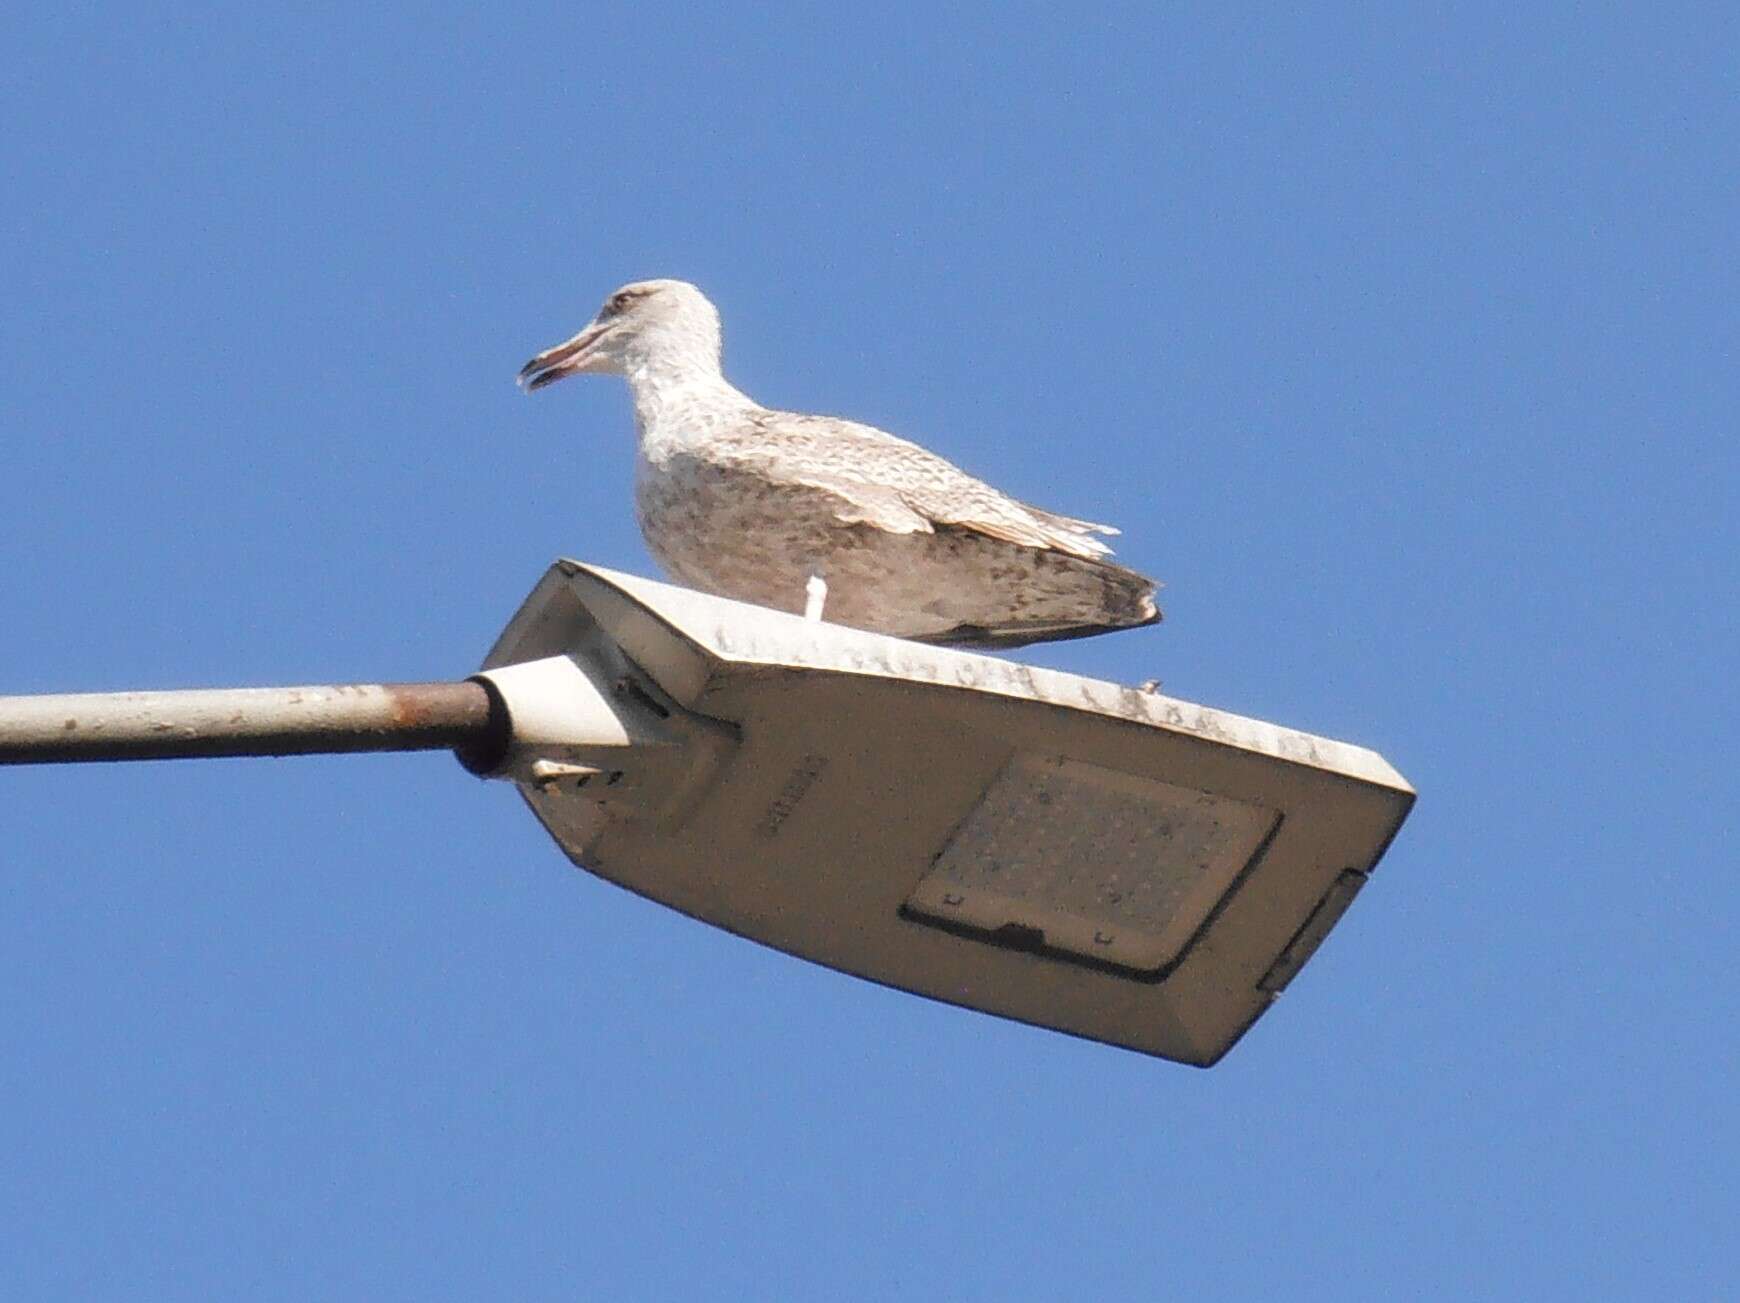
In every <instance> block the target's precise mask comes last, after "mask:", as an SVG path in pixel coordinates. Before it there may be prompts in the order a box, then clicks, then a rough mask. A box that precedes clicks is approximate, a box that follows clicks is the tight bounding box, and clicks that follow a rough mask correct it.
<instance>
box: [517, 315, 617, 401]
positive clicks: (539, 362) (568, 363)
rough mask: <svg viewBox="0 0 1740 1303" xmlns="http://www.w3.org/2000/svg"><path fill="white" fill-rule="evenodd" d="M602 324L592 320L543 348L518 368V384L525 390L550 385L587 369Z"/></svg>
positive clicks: (598, 338) (603, 328)
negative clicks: (577, 330) (567, 337)
mask: <svg viewBox="0 0 1740 1303" xmlns="http://www.w3.org/2000/svg"><path fill="white" fill-rule="evenodd" d="M605 329H606V328H605V327H604V326H603V325H601V324H600V323H598V322H596V321H594V322H591V323H589V324H588V325H587V326H586V328H585V329H584V330H582V331H581V332H580V333H579V334H578V335H576V336H574V338H572V339H567V340H563V341H562V342H561V343H560V344H557V345H556V347H554V348H546V349H545V350H544V351H543V352H542V353H539V354H538V355H537V356H536V357H534V358H533V359H532V360H531V361H530V362H527V363H526V364H525V365H524V366H523V367H521V368H520V387H521V388H522V389H524V390H525V391H526V392H527V393H531V392H532V391H533V390H534V389H542V388H543V387H544V386H545V385H553V384H555V383H556V381H558V380H560V379H561V378H562V377H563V376H571V375H574V374H576V373H578V372H581V371H586V370H590V369H591V368H590V367H588V365H587V363H588V362H589V361H590V360H591V359H590V357H589V356H588V355H589V354H590V353H591V352H592V348H593V346H594V345H595V344H597V343H598V341H599V340H600V339H602V338H604V331H605Z"/></svg>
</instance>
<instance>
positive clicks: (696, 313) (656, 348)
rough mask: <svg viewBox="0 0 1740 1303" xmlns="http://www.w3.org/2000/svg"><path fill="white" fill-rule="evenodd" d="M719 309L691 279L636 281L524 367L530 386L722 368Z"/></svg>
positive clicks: (522, 380) (522, 379) (525, 382)
mask: <svg viewBox="0 0 1740 1303" xmlns="http://www.w3.org/2000/svg"><path fill="white" fill-rule="evenodd" d="M719 348H720V331H719V310H718V309H717V308H715V307H714V306H713V305H712V304H711V303H710V302H708V301H707V296H706V295H705V294H703V293H701V291H700V290H698V289H696V288H695V287H694V286H693V285H691V284H689V282H688V281H674V280H652V281H634V282H631V283H630V284H627V285H624V286H623V287H622V288H621V289H619V290H617V291H616V292H615V293H613V294H612V295H611V296H610V297H609V298H607V299H605V300H604V306H603V307H601V308H599V309H598V312H597V315H595V316H594V317H593V318H592V320H591V321H588V322H587V323H586V325H585V326H584V327H583V328H582V329H581V330H580V333H579V334H577V335H574V336H573V337H572V338H570V339H565V340H563V341H562V342H561V343H560V344H557V345H556V346H555V347H554V348H547V349H545V350H544V351H543V352H542V353H539V354H538V355H537V356H536V357H534V358H533V359H532V360H531V361H530V362H527V363H526V364H525V366H523V367H521V368H520V384H521V386H522V387H524V388H525V389H526V390H527V392H530V391H531V390H534V389H542V388H543V387H544V386H545V385H551V384H555V383H556V381H558V380H560V379H562V378H563V377H564V376H571V375H579V374H581V373H582V372H590V373H592V374H595V375H626V376H631V377H632V376H634V375H635V374H636V373H637V372H645V371H649V370H657V371H665V372H669V371H687V370H692V369H693V370H701V371H706V372H709V373H712V374H717V373H718V371H719Z"/></svg>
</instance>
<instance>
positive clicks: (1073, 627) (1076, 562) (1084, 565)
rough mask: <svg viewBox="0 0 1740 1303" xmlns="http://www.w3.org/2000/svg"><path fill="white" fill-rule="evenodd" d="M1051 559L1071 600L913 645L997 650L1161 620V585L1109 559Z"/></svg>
mask: <svg viewBox="0 0 1740 1303" xmlns="http://www.w3.org/2000/svg"><path fill="white" fill-rule="evenodd" d="M1050 556H1051V557H1052V558H1054V564H1055V567H1056V569H1057V570H1058V571H1059V572H1061V574H1060V577H1061V575H1067V576H1068V578H1069V580H1070V581H1071V584H1070V587H1071V589H1072V590H1073V591H1072V592H1071V594H1070V598H1071V600H1069V601H1060V602H1052V603H1035V604H1034V606H1033V608H1032V609H1031V610H1027V611H1022V612H1019V613H1017V614H1012V615H1010V616H1009V617H1008V618H1006V619H1001V620H998V621H997V622H996V623H980V624H969V623H962V624H958V625H956V626H955V627H954V628H952V629H946V630H944V631H943V632H941V633H933V634H926V635H923V636H920V637H916V638H914V639H913V641H915V642H925V643H933V644H938V645H942V646H949V647H962V648H974V649H982V650H986V651H998V650H1006V649H1008V648H1012V647H1025V646H1027V645H1028V644H1030V643H1036V642H1061V641H1064V640H1066V639H1069V638H1089V637H1092V636H1093V635H1094V634H1099V633H1114V632H1116V631H1117V630H1119V629H1140V628H1144V627H1146V626H1147V625H1150V624H1158V623H1159V622H1160V620H1161V611H1160V607H1159V605H1158V604H1157V603H1156V602H1155V601H1154V593H1155V591H1156V590H1157V589H1158V588H1159V587H1160V585H1159V584H1158V583H1156V582H1155V581H1154V580H1152V579H1150V578H1148V576H1146V575H1143V574H1138V573H1137V572H1136V571H1134V570H1129V569H1126V568H1125V567H1123V566H1120V565H1116V564H1114V563H1113V562H1110V561H1101V560H1098V559H1090V558H1084V557H1073V556H1067V555H1062V554H1057V553H1052V554H1050Z"/></svg>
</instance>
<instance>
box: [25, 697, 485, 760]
mask: <svg viewBox="0 0 1740 1303" xmlns="http://www.w3.org/2000/svg"><path fill="white" fill-rule="evenodd" d="M507 737H508V724H507V717H506V712H505V710H504V709H503V707H502V704H501V699H500V697H499V696H498V695H497V694H496V693H495V692H494V690H493V689H491V688H490V687H488V686H487V685H486V684H484V683H482V682H480V681H476V680H461V681H459V682H456V683H344V684H336V683H335V684H318V685H314V686H309V687H290V688H212V689H200V690H194V691H182V692H90V693H63V694H51V695H44V696H13V697H3V696H0V764H7V765H28V764H68V763H79V762H84V761H96V760H170V759H179V758H186V757H196V756H288V755H314V754H323V753H325V754H336V753H348V752H359V751H441V750H452V751H454V752H456V753H457V754H458V755H459V758H460V761H461V763H463V764H465V765H466V766H467V768H470V769H473V770H482V769H488V768H490V767H492V765H493V764H494V763H496V762H497V761H498V760H499V758H500V753H501V751H502V750H503V749H505V747H506V745H507Z"/></svg>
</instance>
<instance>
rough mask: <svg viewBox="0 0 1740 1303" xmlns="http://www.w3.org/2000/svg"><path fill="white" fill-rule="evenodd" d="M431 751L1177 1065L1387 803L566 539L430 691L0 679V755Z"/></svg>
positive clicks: (794, 936) (1237, 1025)
mask: <svg viewBox="0 0 1740 1303" xmlns="http://www.w3.org/2000/svg"><path fill="white" fill-rule="evenodd" d="M436 748H451V749H453V750H454V751H455V753H456V754H457V755H458V757H459V759H460V761H461V763H463V764H464V765H465V766H466V767H467V768H469V769H470V770H472V772H474V773H478V774H481V775H483V776H486V777H490V778H502V779H507V780H509V781H511V782H513V783H514V784H515V785H516V786H517V787H518V788H519V790H520V794H521V795H522V796H523V797H524V798H525V800H526V802H527V804H528V805H530V806H531V808H532V811H533V813H534V814H536V815H537V817H538V818H539V820H540V821H542V823H543V824H544V826H545V828H546V829H548V830H549V832H550V833H551V835H552V836H553V837H555V839H556V841H557V843H558V844H559V845H560V846H561V847H562V849H563V850H564V851H565V852H566V853H567V854H568V856H569V857H570V858H571V859H572V860H573V861H574V862H575V863H576V864H578V865H580V866H581V867H583V868H585V869H588V870H589V871H591V872H593V873H595V874H597V875H599V876H600V877H603V878H607V879H609V880H610V881H612V882H615V883H618V884H619V885H621V886H624V887H627V888H629V889H630V890H632V891H635V892H638V893H640V894H641V895H644V896H648V897H650V898H652V899H654V900H657V901H660V902H662V903H664V904H666V905H669V906H671V907H672V908H675V909H678V910H681V911H682V912H684V913H686V914H689V915H691V916H693V917H695V918H698V919H701V920H703V921H705V922H708V923H712V924H714V925H716V926H718V927H722V928H725V929H727V930H728V931H731V932H735V933H737V934H738V935H740V936H745V937H749V938H751V939H753V940H756V941H760V942H762V943H763V944H766V945H770V946H774V947H776V948H778V949H781V950H784V951H787V952H789V953H791V954H794V955H799V956H801V957H803V958H806V959H811V960H814V961H816V962H817V963H822V964H826V965H828V966H829V967H832V968H837V969H840V970H842V971H844V972H848V973H854V974H857V975H858V976H860V977H866V978H869V979H871V980H873V981H878V982H883V983H886V984H888V985H891V986H897V987H901V988H904V989H906V990H909V991H914V992H917V993H919V994H922V995H928V996H932V997H934V998H936V999H939V1000H946V1001H949V1002H950V1003H954V1004H959V1005H964V1006H966V1007H968V1008H973V1009H981V1010H984V1011H986V1012H989V1013H995V1014H1000V1015H1002V1016H1004V1017H1008V1018H1015V1019H1019V1020H1021V1021H1023V1022H1028V1023H1033V1024H1035V1025H1038V1026H1042V1027H1051V1028H1056V1029H1057V1030H1060V1031H1066V1032H1070V1033H1073V1034H1075V1035H1078V1036H1085V1037H1089V1038H1092V1039H1094V1040H1100V1041H1105V1042H1108V1043H1111V1044H1114V1045H1122V1046H1127V1047H1129V1048H1131V1049H1135V1050H1140V1051H1143V1052H1145V1053H1149V1054H1155V1055H1159V1056H1161V1057H1164V1058H1169V1059H1176V1060H1179V1061H1181V1062H1185V1063H1193V1064H1199V1065H1203V1066H1207V1065H1209V1064H1212V1063H1214V1062H1216V1061H1217V1060H1218V1059H1219V1058H1220V1057H1221V1056H1222V1055H1223V1054H1225V1053H1226V1051H1227V1050H1228V1049H1230V1048H1231V1047H1232V1045H1233V1044H1234V1042H1236V1041H1237V1040H1238V1038H1239V1036H1240V1035H1242V1034H1243V1032H1244V1031H1245V1029H1246V1028H1248V1027H1249V1026H1250V1025H1251V1024H1252V1023H1253V1022H1254V1021H1255V1020H1256V1019H1257V1018H1258V1017H1259V1016H1260V1015H1261V1014H1262V1012H1263V1011H1264V1010H1265V1009H1266V1008H1268V1006H1269V1005H1270V1004H1271V1003H1272V1002H1273V1001H1274V999H1275V997H1276V995H1278V994H1279V993H1280V991H1281V990H1282V989H1284V988H1285V986H1286V985H1287V983H1288V982H1289V981H1291V980H1292V978H1293V976H1294V975H1295V974H1296V973H1297V972H1298V971H1299V968H1300V967H1301V966H1302V965H1303V964H1304V963H1305V961H1306V960H1307V959H1309V958H1310V956H1311V954H1312V952H1313V951H1315V950H1316V948H1317V946H1318V944H1319V943H1320V942H1321V941H1322V940H1323V937H1324V936H1325V935H1326V934H1327V933H1328V931H1329V929H1330V928H1331V927H1333V926H1334V924H1335V922H1336V920H1337V919H1339V918H1340V917H1341V914H1342V911H1343V910H1345V909H1346V908H1347V906H1348V904H1349V903H1350V902H1351V901H1352V899H1353V897H1354V895H1355V894H1356V893H1357V892H1358V891H1359V889H1360V888H1361V887H1362V886H1363V885H1364V884H1365V881H1366V878H1367V876H1368V875H1369V874H1370V873H1371V871H1372V869H1373V868H1374V867H1375V866H1376V864H1377V861H1378V858H1379V857H1380V856H1381V855H1382V854H1383V851H1384V849H1385V848H1386V847H1387V846H1388V844H1389V842H1390V840H1391V839H1392V838H1393V837H1394V836H1395V834H1396V831H1397V829H1398V828H1399V827H1400V826H1401V823H1402V820H1403V819H1404V818H1405V817H1406V816H1407V813H1408V810H1409V808H1410V807H1411V805H1412V804H1413V800H1414V792H1413V789H1412V788H1411V787H1409V785H1408V784H1407V782H1406V781H1405V780H1404V779H1403V778H1402V777H1401V775H1400V774H1398V773H1397V772H1396V771H1395V770H1394V769H1393V768H1391V766H1390V765H1389V764H1388V763H1387V762H1385V761H1384V760H1383V758H1382V757H1381V756H1378V755H1377V754H1376V753H1374V752H1371V751H1368V750H1365V749H1363V748H1360V747H1354V746H1349V745H1347V744H1345V743H1340V742H1333V741H1330V740H1328V739H1325V738H1319V737H1313V736H1310V735H1308V734H1304V733H1299V732H1295V731H1292V730H1289V729H1284V728H1281V727H1278V726H1276V725H1273V724H1267V723H1263V722H1261V721H1259V720H1253V719H1245V718H1241V717H1239V716H1236V715H1229V714H1226V713H1224V712H1221V711H1216V710H1211V709H1209V708H1207V707H1204V706H1197V705H1192V704H1190V703H1188V702H1183V701H1177V700H1174V699H1172V698H1168V697H1164V696H1160V695H1158V694H1157V693H1149V692H1143V691H1140V690H1137V689H1132V688H1124V687H1120V686H1117V685H1115V684H1111V683H1104V682H1100V681H1096V680H1092V679H1085V678H1080V677H1077V676H1075V675H1070V674H1063V673H1059V672H1056V671H1052V670H1043V669H1036V668H1032V667H1029V666H1025V665H1018V664H1015V663H1013V662H1010V661H1005V660H1000V659H997V658H994V657H987V656H977V655H969V654H966V653H963V652H957V651H950V650H945V649H941V648H935V647H929V646H924V645H921V644H917V643H911V642H906V641H903V640H900V639H895V638H888V637H884V636H882V635H879V634H870V633H862V632H859V631H857V630H853V629H847V628H843V627H841V626H838V625H832V624H825V623H821V622H816V621H809V620H804V619H801V618H799V617H797V616H792V615H786V614H783V613H780V612H775V611H769V610H765V609H763V608H760V607H755V606H748V605H745V604H743V603H739V602H731V601H726V600H724V599H721V598H716V597H709V596H706V595H704V594H701V593H696V592H692V591H689V590H687V589H682V588H676V587H672V586H670V585H667V584H660V583H655V582H652V581H650V580H646V579H640V578H636V577H634V576H630V575H624V574H618V573H614V572H612V571H608V570H603V569H599V568H597V567H593V566H586V565H582V564H580V563H578V562H574V561H558V562H557V563H556V564H555V565H554V566H552V567H551V568H550V570H549V571H548V572H547V573H546V574H545V575H544V577H543V579H542V580H541V581H540V582H539V584H538V586H537V587H536V588H535V589H534V590H533V592H532V594H531V596H530V597H528V598H527V600H526V602H525V604H524V605H523V606H522V607H521V608H520V610H519V612H518V614H516V615H515V616H514V618H513V619H512V621H510V623H509V624H508V627H507V629H506V630H505V631H504V632H503V634H502V636H501V638H500V639H499V640H498V641H497V643H496V645H495V648H494V649H493V650H492V651H491V652H490V654H489V656H488V657H487V658H486V660H485V662H484V668H483V670H482V671H481V672H480V673H478V674H476V675H474V676H472V678H470V679H468V680H466V681H464V682H460V683H444V684H412V685H352V686H342V687H340V686H330V687H315V688H277V689H240V690H218V691H211V692H190V693H133V694H125V693H123V694H103V695H81V696H49V697H11V698H0V763H31V762H40V761H56V760H93V759H142V758H152V757H164V756H185V755H249V754H263V755H283V754H292V753H301V752H312V751H365V750H409V749H436Z"/></svg>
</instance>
